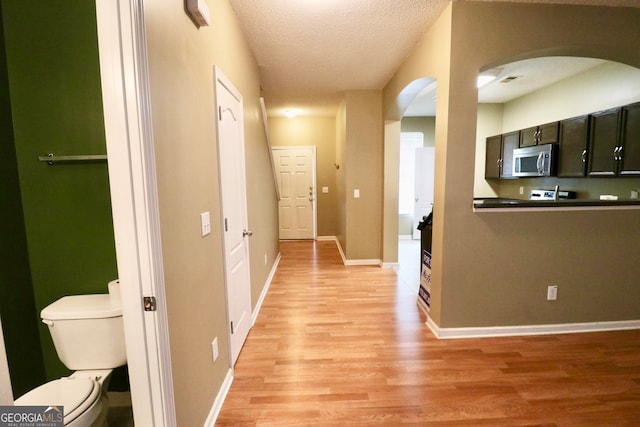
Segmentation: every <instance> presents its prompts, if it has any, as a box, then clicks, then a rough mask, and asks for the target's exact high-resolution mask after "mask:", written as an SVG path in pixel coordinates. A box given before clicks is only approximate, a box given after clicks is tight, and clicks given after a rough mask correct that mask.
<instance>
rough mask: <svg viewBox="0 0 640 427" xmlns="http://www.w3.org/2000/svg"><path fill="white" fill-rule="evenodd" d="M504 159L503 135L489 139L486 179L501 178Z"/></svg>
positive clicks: (486, 156)
mask: <svg viewBox="0 0 640 427" xmlns="http://www.w3.org/2000/svg"><path fill="white" fill-rule="evenodd" d="M501 159H502V135H496V136H490V137H489V138H487V152H486V154H485V162H484V177H485V178H500V162H501Z"/></svg>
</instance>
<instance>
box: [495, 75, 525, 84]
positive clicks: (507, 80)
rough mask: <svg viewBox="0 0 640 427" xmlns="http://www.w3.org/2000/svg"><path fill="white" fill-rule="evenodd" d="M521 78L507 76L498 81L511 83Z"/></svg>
mask: <svg viewBox="0 0 640 427" xmlns="http://www.w3.org/2000/svg"><path fill="white" fill-rule="evenodd" d="M520 77H522V76H507V77H505V78H504V79H502V80H500V83H511V82H512V81H514V80H515V79H519V78H520Z"/></svg>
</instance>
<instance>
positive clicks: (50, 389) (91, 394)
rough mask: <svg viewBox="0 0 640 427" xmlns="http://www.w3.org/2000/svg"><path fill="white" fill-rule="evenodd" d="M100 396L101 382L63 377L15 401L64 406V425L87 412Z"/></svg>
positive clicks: (16, 403) (18, 404) (25, 403)
mask: <svg viewBox="0 0 640 427" xmlns="http://www.w3.org/2000/svg"><path fill="white" fill-rule="evenodd" d="M101 397H102V387H101V384H100V383H99V382H98V381H96V380H95V379H92V378H71V377H65V378H60V379H58V380H53V381H50V382H48V383H46V384H43V385H41V386H39V387H37V388H35V389H33V390H31V391H30V392H28V393H26V394H25V395H23V396H22V397H20V398H19V399H17V400H16V401H15V405H16V406H28V405H34V406H52V405H58V406H62V407H64V425H65V426H66V425H68V424H69V423H71V422H72V421H73V420H75V419H77V418H78V417H80V416H81V415H83V414H84V413H85V412H87V411H88V410H89V409H90V408H91V407H92V406H94V405H95V404H96V403H99V401H100V399H101Z"/></svg>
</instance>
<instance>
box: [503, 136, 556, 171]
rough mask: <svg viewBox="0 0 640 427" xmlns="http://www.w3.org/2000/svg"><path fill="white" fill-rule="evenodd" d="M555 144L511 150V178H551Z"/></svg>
mask: <svg viewBox="0 0 640 427" xmlns="http://www.w3.org/2000/svg"><path fill="white" fill-rule="evenodd" d="M555 156H556V149H555V144H544V145H535V146H533V147H524V148H516V149H515V150H513V176H523V177H524V176H553V175H554V174H555V161H556V159H555Z"/></svg>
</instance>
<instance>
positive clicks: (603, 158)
mask: <svg viewBox="0 0 640 427" xmlns="http://www.w3.org/2000/svg"><path fill="white" fill-rule="evenodd" d="M589 128H590V131H589V138H590V141H589V176H632V175H640V103H635V104H630V105H626V106H624V107H619V108H613V109H610V110H606V111H601V112H598V113H594V114H592V115H591V124H590V126H589Z"/></svg>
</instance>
